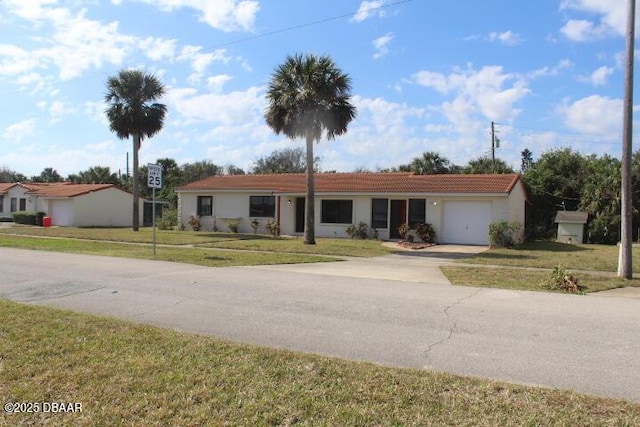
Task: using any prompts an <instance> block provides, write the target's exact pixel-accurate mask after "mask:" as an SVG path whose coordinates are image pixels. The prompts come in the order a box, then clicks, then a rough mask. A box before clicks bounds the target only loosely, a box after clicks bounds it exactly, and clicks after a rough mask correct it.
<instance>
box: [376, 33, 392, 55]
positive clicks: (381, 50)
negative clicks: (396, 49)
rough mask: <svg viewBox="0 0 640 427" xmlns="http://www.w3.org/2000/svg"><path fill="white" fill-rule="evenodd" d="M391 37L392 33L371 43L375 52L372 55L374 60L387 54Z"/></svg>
mask: <svg viewBox="0 0 640 427" xmlns="http://www.w3.org/2000/svg"><path fill="white" fill-rule="evenodd" d="M393 37H394V35H393V33H387V34H385V35H384V36H382V37H378V38H377V39H375V40H374V41H373V47H374V48H375V49H376V52H375V53H374V54H373V58H374V59H380V58H382V57H383V56H385V55H386V54H387V53H389V43H391V40H393Z"/></svg>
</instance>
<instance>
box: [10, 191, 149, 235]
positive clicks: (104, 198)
mask: <svg viewBox="0 0 640 427" xmlns="http://www.w3.org/2000/svg"><path fill="white" fill-rule="evenodd" d="M143 202H144V200H143V199H140V207H141V208H140V220H141V221H142V213H143V212H142V211H143V209H142V206H143ZM25 210H26V211H42V212H45V213H46V216H49V217H51V222H52V225H57V226H70V227H92V226H96V227H129V226H131V217H132V214H133V207H132V198H131V193H129V192H127V191H124V190H122V189H120V188H119V187H117V186H116V185H113V184H72V183H68V182H59V183H50V184H43V183H27V184H25V183H0V216H1V217H11V214H12V213H13V212H16V211H25Z"/></svg>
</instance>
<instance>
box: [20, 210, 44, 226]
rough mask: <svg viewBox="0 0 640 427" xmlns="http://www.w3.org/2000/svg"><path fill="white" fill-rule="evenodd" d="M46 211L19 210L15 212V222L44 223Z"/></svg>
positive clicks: (27, 223)
mask: <svg viewBox="0 0 640 427" xmlns="http://www.w3.org/2000/svg"><path fill="white" fill-rule="evenodd" d="M44 216H45V213H44V212H33V211H18V212H14V213H13V222H15V223H16V224H26V225H42V218H44Z"/></svg>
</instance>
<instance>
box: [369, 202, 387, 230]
mask: <svg viewBox="0 0 640 427" xmlns="http://www.w3.org/2000/svg"><path fill="white" fill-rule="evenodd" d="M388 208H389V199H371V227H373V228H388V226H389V225H388V222H387V219H388V212H389V209H388Z"/></svg>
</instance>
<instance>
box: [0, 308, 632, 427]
mask: <svg viewBox="0 0 640 427" xmlns="http://www.w3.org/2000/svg"><path fill="white" fill-rule="evenodd" d="M0 319H2V322H0V361H1V364H0V369H1V370H2V381H0V401H2V402H3V403H6V402H52V401H53V402H65V403H76V402H77V403H80V404H82V412H80V413H42V412H40V413H35V414H34V413H26V414H14V413H5V412H0V425H14V426H18V425H52V426H53V425H74V426H93V425H100V426H118V425H141V426H142V425H144V426H203V425H234V426H236V425H237V426H261V425H294V424H295V425H309V426H311V425H313V426H316V425H340V426H352V425H362V426H364V425H385V426H386V425H456V426H457V425H468V426H471V425H473V426H476V425H482V426H502V425H530V426H537V425H541V426H548V425H571V426H587V425H593V426H596V425H619V426H632V425H639V424H640V405H638V404H634V403H630V402H625V401H621V400H614V399H605V398H598V397H592V396H586V395H582V394H579V393H575V392H570V391H558V390H551V389H546V388H537V387H530V386H525V385H514V384H508V383H504V382H498V381H488V380H481V379H476V378H466V377H461V376H456V375H451V374H446V373H437V372H430V371H421V370H413V369H395V368H387V367H382V366H379V365H374V364H369V363H359V362H351V361H345V360H340V359H334V358H328V357H321V356H316V355H310V354H301V353H294V352H290V351H283V350H273V349H268V348H262V347H256V346H250V345H244V344H235V343H231V342H228V341H224V340H220V339H216V338H210V337H203V336H198V335H194V334H187V333H180V332H176V331H172V330H167V329H159V328H154V327H150V326H143V325H137V324H132V323H128V322H123V321H118V320H111V319H106V318H101V317H96V316H88V315H82V314H76V313H73V312H69V311H63V310H56V309H52V308H46V307H37V306H29V305H23V304H16V303H12V302H8V301H3V300H0Z"/></svg>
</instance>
